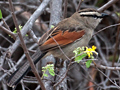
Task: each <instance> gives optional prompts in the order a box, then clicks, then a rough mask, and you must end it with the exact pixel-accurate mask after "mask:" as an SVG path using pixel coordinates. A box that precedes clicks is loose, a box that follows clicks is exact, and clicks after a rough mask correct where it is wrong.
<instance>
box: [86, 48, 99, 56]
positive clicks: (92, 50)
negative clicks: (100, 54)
mask: <svg viewBox="0 0 120 90" xmlns="http://www.w3.org/2000/svg"><path fill="white" fill-rule="evenodd" d="M95 49H96V47H95V46H92V48H88V47H86V51H85V53H87V55H88V57H90V55H93V52H94V53H95V54H97V52H96V51H95Z"/></svg>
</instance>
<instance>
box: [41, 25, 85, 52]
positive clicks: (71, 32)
mask: <svg viewBox="0 0 120 90" xmlns="http://www.w3.org/2000/svg"><path fill="white" fill-rule="evenodd" d="M84 34H85V30H83V29H81V28H80V27H78V28H77V29H76V27H72V29H71V28H70V29H69V28H65V29H63V28H59V27H58V26H56V27H55V28H53V29H51V30H50V31H48V32H47V33H45V34H44V35H43V36H42V37H41V39H40V41H39V43H40V49H41V51H48V50H51V49H55V48H58V45H59V46H61V47H63V46H65V45H68V44H70V43H72V42H74V41H76V40H77V39H79V38H81V37H82V36H83V35H84Z"/></svg>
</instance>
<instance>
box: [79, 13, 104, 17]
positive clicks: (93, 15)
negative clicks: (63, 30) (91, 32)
mask: <svg viewBox="0 0 120 90" xmlns="http://www.w3.org/2000/svg"><path fill="white" fill-rule="evenodd" d="M80 16H83V17H94V18H102V16H97V15H96V14H94V15H85V14H82V15H80Z"/></svg>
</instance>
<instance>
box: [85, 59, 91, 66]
mask: <svg viewBox="0 0 120 90" xmlns="http://www.w3.org/2000/svg"><path fill="white" fill-rule="evenodd" d="M91 63H92V60H88V61H87V62H86V67H87V68H89V67H90V64H91Z"/></svg>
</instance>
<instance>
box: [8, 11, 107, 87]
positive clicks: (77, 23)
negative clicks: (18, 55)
mask: <svg viewBox="0 0 120 90" xmlns="http://www.w3.org/2000/svg"><path fill="white" fill-rule="evenodd" d="M105 16H107V14H105V13H100V12H98V11H97V10H95V9H83V10H80V11H78V12H75V13H74V14H73V15H72V16H71V17H69V18H66V19H64V20H62V21H61V22H59V23H58V24H57V25H56V26H55V27H54V28H53V29H51V30H49V31H48V32H46V33H45V34H44V35H43V36H42V37H41V39H40V40H39V49H37V51H36V53H35V54H34V55H33V56H32V59H33V61H34V63H35V64H36V63H37V62H38V61H39V60H40V59H41V58H43V57H46V56H48V55H51V54H52V55H54V57H57V58H62V59H64V60H65V59H66V56H65V55H64V54H63V53H62V52H61V50H60V49H59V48H58V45H59V46H60V47H61V48H62V50H63V52H64V53H65V54H66V55H67V57H69V58H71V57H73V56H74V53H73V50H74V49H75V48H77V47H82V46H87V45H88V42H89V41H90V39H91V37H92V35H93V32H94V29H95V28H96V27H97V25H98V24H99V23H100V21H101V20H102V18H103V17H105ZM40 51H41V54H40ZM30 69H31V68H30V65H29V62H28V61H26V63H24V64H23V65H22V66H21V67H20V68H18V69H17V70H16V71H15V72H14V73H13V74H12V75H11V76H10V78H9V80H8V85H9V86H11V87H13V86H16V85H17V84H18V83H19V82H20V80H21V79H22V78H23V77H24V75H26V74H27V72H28V71H30Z"/></svg>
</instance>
